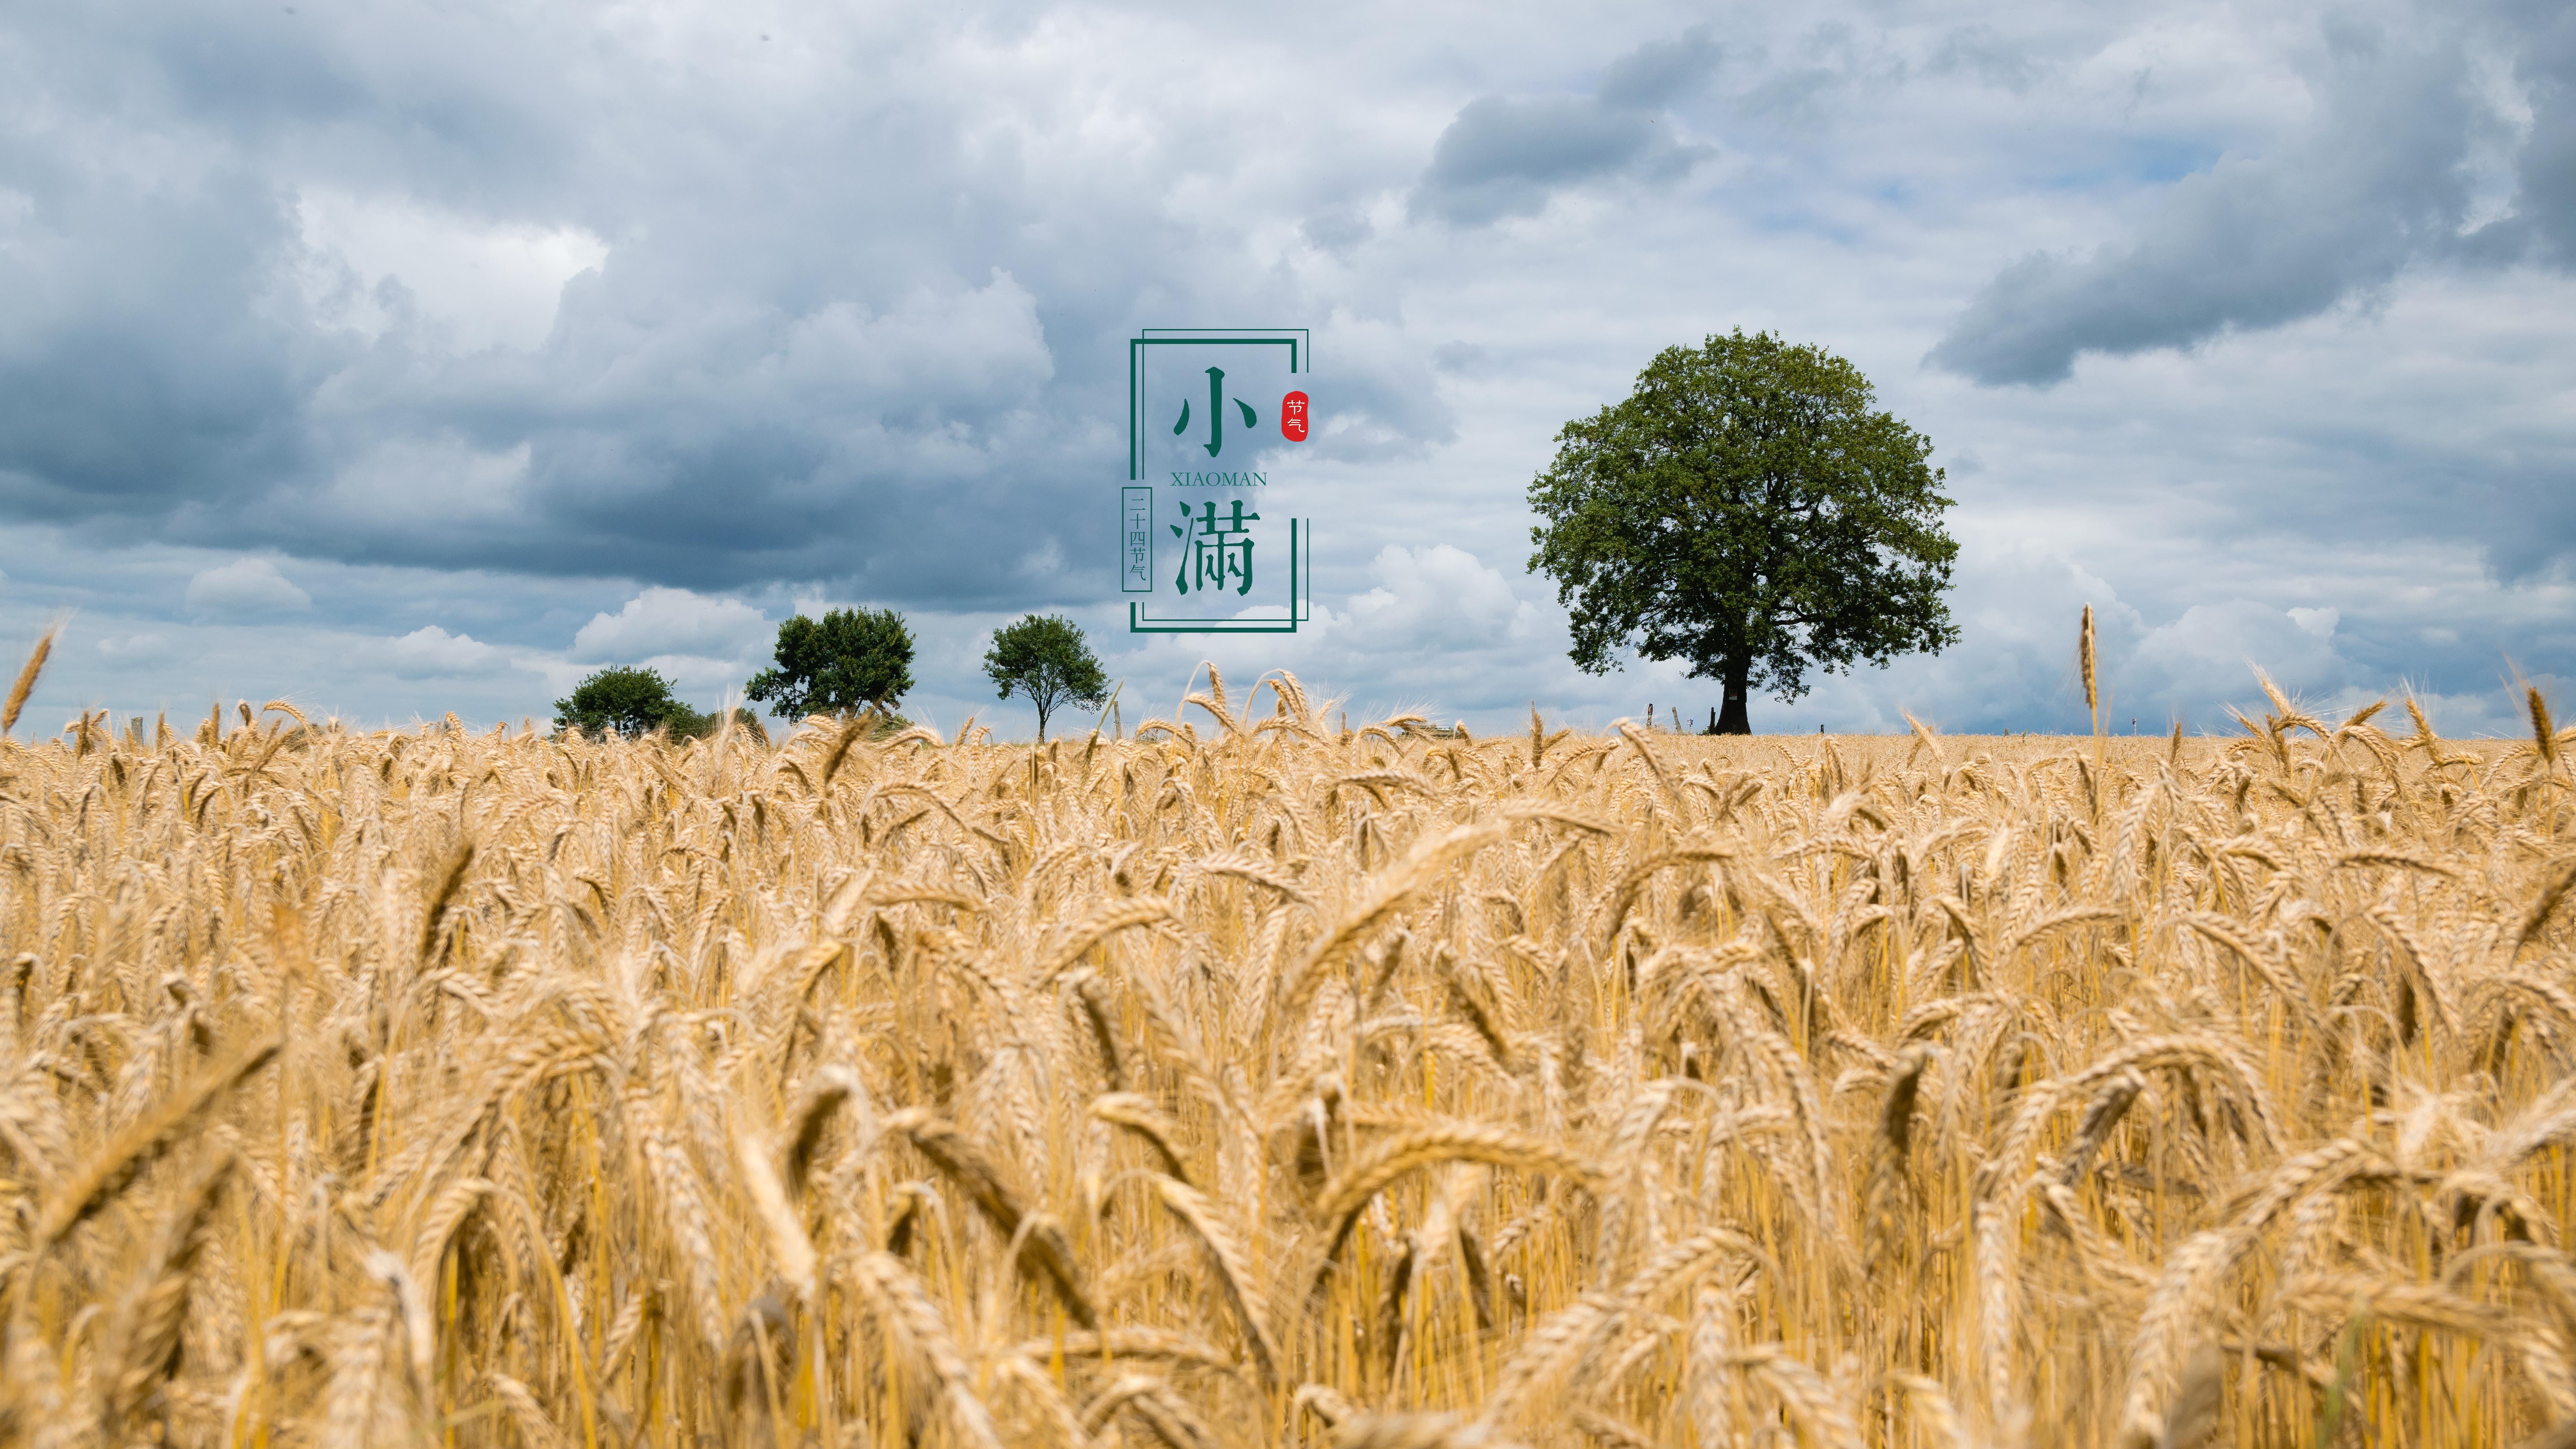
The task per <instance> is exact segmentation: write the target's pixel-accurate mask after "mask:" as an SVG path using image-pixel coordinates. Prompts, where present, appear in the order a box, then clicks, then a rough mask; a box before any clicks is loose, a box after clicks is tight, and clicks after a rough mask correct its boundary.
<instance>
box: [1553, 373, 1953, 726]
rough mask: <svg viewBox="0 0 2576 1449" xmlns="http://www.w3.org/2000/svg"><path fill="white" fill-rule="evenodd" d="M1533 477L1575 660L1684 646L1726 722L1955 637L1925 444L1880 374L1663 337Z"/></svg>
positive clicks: (1945, 550)
mask: <svg viewBox="0 0 2576 1449" xmlns="http://www.w3.org/2000/svg"><path fill="white" fill-rule="evenodd" d="M1556 441H1557V445H1558V447H1557V454H1556V461H1555V462H1554V463H1553V464H1551V465H1550V466H1549V467H1548V469H1547V471H1545V472H1543V473H1541V474H1539V475H1538V477H1537V478H1536V479H1534V480H1533V481H1532V482H1531V484H1530V490H1529V500H1530V506H1531V507H1532V508H1533V509H1535V510H1536V511H1537V513H1538V515H1539V517H1540V518H1541V519H1542V520H1543V522H1542V523H1541V524H1540V526H1539V527H1537V528H1534V529H1532V530H1530V540H1531V542H1533V543H1535V544H1537V545H1538V551H1537V552H1536V553H1535V554H1533V555H1531V557H1530V567H1531V568H1533V569H1544V570H1545V571H1546V572H1547V573H1548V575H1549V576H1550V577H1552V578H1554V579H1555V580H1556V592H1557V598H1558V600H1559V601H1560V602H1562V603H1564V604H1565V605H1566V606H1567V607H1568V609H1569V610H1571V612H1572V614H1573V616H1574V648H1573V651H1572V653H1573V658H1574V662H1575V663H1576V664H1577V665H1578V666H1580V667H1581V668H1583V669H1584V670H1586V671H1588V672H1590V673H1594V674H1600V673H1604V672H1606V671H1608V670H1610V669H1613V668H1616V667H1618V659H1617V657H1616V651H1617V650H1619V649H1620V648H1621V647H1623V646H1629V647H1633V648H1634V649H1635V650H1636V652H1637V653H1638V654H1640V655H1642V656H1644V657H1645V658H1648V659H1686V660H1689V661H1690V665H1691V668H1690V673H1691V674H1692V675H1693V676H1694V677H1698V678H1713V679H1716V680H1719V681H1721V683H1722V684H1723V686H1724V690H1725V695H1724V703H1723V704H1722V705H1721V706H1720V709H1719V712H1718V720H1717V729H1718V733H1720V734H1748V733H1750V732H1751V729H1752V726H1751V724H1750V723H1749V722H1748V720H1747V718H1746V714H1745V700H1746V698H1747V696H1748V695H1749V693H1750V692H1751V691H1752V690H1755V689H1766V690H1769V691H1770V692H1771V693H1772V694H1774V695H1776V696H1777V697H1779V698H1781V699H1784V700H1787V699H1795V698H1797V697H1798V696H1800V695H1802V694H1804V693H1806V692H1807V671H1808V670H1809V669H1810V668H1821V669H1823V670H1826V671H1828V672H1839V671H1842V670H1847V669H1849V668H1850V667H1851V666H1852V664H1853V662H1854V661H1856V660H1863V659H1865V660H1867V661H1869V662H1870V663H1872V664H1876V665H1882V666H1883V665H1885V664H1887V663H1888V662H1889V661H1890V660H1891V659H1893V658H1895V657H1896V656H1897V655H1899V654H1906V653H1912V652H1915V651H1917V650H1928V651H1931V652H1933V653H1938V652H1940V650H1941V649H1943V648H1944V647H1946V646H1948V645H1950V644H1952V643H1955V642H1957V640H1958V637H1959V630H1958V627H1957V626H1956V625H1954V624H1953V623H1951V622H1950V610H1949V607H1948V606H1947V605H1946V604H1944V603H1943V602H1942V597H1941V596H1942V593H1943V591H1944V590H1946V589H1947V588H1948V587H1949V585H1950V565H1951V562H1952V560H1953V559H1955V558H1956V557H1957V556H1958V552H1959V546H1958V544H1957V543H1955V542H1953V541H1952V540H1951V538H1950V536H1949V535H1948V534H1947V533H1945V532H1943V531H1942V527H1941V511H1942V510H1943V509H1945V508H1948V507H1949V506H1950V500H1949V499H1948V498H1947V497H1944V496H1943V495H1942V493H1941V485H1942V477H1943V475H1942V471H1941V470H1940V469H1938V468H1934V467H1931V466H1930V465H1929V464H1928V462H1927V461H1926V460H1927V459H1928V458H1929V457H1930V456H1931V453H1932V442H1931V440H1930V439H1928V438H1926V437H1924V436H1923V435H1922V434H1921V433H1918V432H1916V431H1914V430H1913V429H1912V428H1910V427H1908V426H1906V425H1905V424H1904V423H1902V422H1900V421H1898V420H1897V419H1896V417H1895V416H1894V415H1892V414H1890V413H1886V412H1883V411H1880V410H1878V408H1877V407H1876V395H1875V394H1874V393H1873V391H1872V390H1871V388H1870V385H1869V379H1867V378H1865V377H1863V376H1861V374H1860V371H1859V369H1857V368H1855V367H1853V366H1852V365H1851V364H1850V363H1848V362H1845V361H1844V360H1843V359H1841V358H1839V357H1836V356H1834V355H1833V354H1832V353H1830V352H1826V351H1825V350H1823V349H1822V348H1817V347H1793V346H1791V345H1789V344H1788V343H1786V342H1783V341H1781V340H1779V339H1778V338H1775V337H1773V336H1772V335H1771V334H1769V333H1767V332H1765V333H1758V334H1756V335H1754V336H1751V337H1747V336H1745V335H1744V333H1743V331H1742V330H1741V329H1739V330H1737V331H1736V332H1734V333H1732V334H1730V335H1728V336H1723V337H1714V336H1713V337H1710V338H1709V339H1708V340H1707V342H1706V343H1704V344H1703V345H1701V346H1699V347H1695V348H1694V347H1671V348H1667V349H1665V350H1664V351H1663V352H1662V353H1660V354H1658V355H1657V356H1656V358H1655V360H1654V361H1653V362H1651V363H1649V364H1647V366H1646V370H1645V371H1643V372H1641V373H1639V374H1638V375H1637V386H1636V390H1635V391H1634V392H1632V393H1630V394H1629V396H1628V397H1627V398H1626V400H1624V401H1621V402H1618V403H1614V404H1612V405H1611V406H1609V407H1605V408H1603V409H1602V410H1601V411H1600V412H1598V413H1596V414H1594V415H1593V416H1591V417H1588V418H1579V419H1577V420H1575V421H1573V422H1570V423H1568V424H1566V425H1565V428H1564V430H1563V431H1561V432H1559V433H1558V434H1557V435H1556Z"/></svg>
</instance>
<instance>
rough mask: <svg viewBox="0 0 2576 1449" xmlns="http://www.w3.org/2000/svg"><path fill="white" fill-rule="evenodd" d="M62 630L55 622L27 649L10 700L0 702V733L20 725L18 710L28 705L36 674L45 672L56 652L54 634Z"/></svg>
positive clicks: (34, 685)
mask: <svg viewBox="0 0 2576 1449" xmlns="http://www.w3.org/2000/svg"><path fill="white" fill-rule="evenodd" d="M61 632H62V626H61V625H60V624H55V625H52V626H50V627H48V628H47V629H46V630H45V632H44V633H42V634H40V635H38V636H37V637H36V647H35V648H33V649H30V650H28V651H27V662H26V664H25V665H23V666H21V667H20V669H19V670H18V682H17V683H15V684H12V685H10V686H9V700H8V702H7V703H6V704H0V735H5V734H7V733H8V732H9V731H11V730H13V729H16V728H17V727H18V712H19V711H20V710H23V709H25V708H26V707H27V696H28V695H29V694H30V693H32V692H33V691H34V690H35V688H36V676H37V675H39V674H42V673H44V672H45V660H46V658H47V657H48V656H49V655H51V654H52V653H53V652H54V636H55V635H56V634H59V633H61Z"/></svg>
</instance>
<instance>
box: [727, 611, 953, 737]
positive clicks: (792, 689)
mask: <svg viewBox="0 0 2576 1449" xmlns="http://www.w3.org/2000/svg"><path fill="white" fill-rule="evenodd" d="M773 657H774V658H775V659H776V660H777V664H776V667H774V668H770V669H764V670H762V671H760V672H759V673H758V674H755V675H753V676H752V677H751V681H750V682H749V683H748V684H745V685H744V686H743V693H745V694H747V695H749V696H750V697H752V698H753V699H756V700H761V701H763V702H765V703H767V704H768V705H769V712H770V713H771V714H775V715H779V716H781V717H784V718H787V719H797V718H801V717H803V716H805V715H809V714H850V713H853V712H855V711H858V710H862V709H869V708H874V709H879V710H891V709H893V708H894V705H895V702H896V701H897V700H899V699H901V698H902V697H903V696H904V694H905V692H906V691H908V690H910V689H911V688H912V631H911V630H910V629H908V628H906V627H905V626H904V622H903V615H901V614H898V613H896V612H895V611H894V610H892V609H833V610H830V611H829V612H827V613H825V614H824V615H823V617H822V618H821V619H820V620H815V619H809V618H807V617H805V616H804V615H803V614H797V615H795V616H793V617H791V618H789V619H788V620H787V621H786V622H784V623H782V624H780V625H779V626H778V647H777V649H776V651H775V653H774V655H773Z"/></svg>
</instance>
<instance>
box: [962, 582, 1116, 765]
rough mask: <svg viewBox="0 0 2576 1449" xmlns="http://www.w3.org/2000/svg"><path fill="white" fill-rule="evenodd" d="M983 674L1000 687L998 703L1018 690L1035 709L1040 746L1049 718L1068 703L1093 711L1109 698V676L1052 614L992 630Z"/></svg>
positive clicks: (1072, 628)
mask: <svg viewBox="0 0 2576 1449" xmlns="http://www.w3.org/2000/svg"><path fill="white" fill-rule="evenodd" d="M984 672H985V673H986V674H988V675H990V676H992V679H993V682H994V683H995V684H997V685H999V686H1001V690H1002V693H1001V697H1002V698H1004V699H1008V698H1010V697H1011V694H1012V692H1013V691H1017V692H1018V693H1019V694H1021V695H1022V696H1024V697H1025V698H1026V699H1027V700H1028V702H1029V703H1030V704H1031V705H1033V706H1035V707H1036V709H1037V712H1038V743H1040V744H1044V743H1046V727H1047V716H1049V715H1051V714H1053V713H1055V712H1056V710H1058V709H1059V708H1061V707H1063V706H1065V705H1068V704H1078V705H1082V706H1084V707H1085V708H1090V709H1097V708H1099V707H1100V703H1101V701H1103V700H1105V699H1107V698H1108V697H1109V676H1108V675H1107V674H1106V673H1105V672H1103V671H1102V669H1101V667H1100V658H1099V656H1098V655H1095V654H1093V653H1092V652H1091V644H1090V642H1089V641H1088V640H1086V639H1084V638H1083V637H1082V630H1081V628H1080V627H1079V626H1077V625H1076V624H1075V623H1074V622H1073V621H1072V620H1070V619H1067V618H1063V617H1061V616H1058V615H1054V614H1031V615H1029V616H1028V617H1027V618H1024V619H1022V620H1020V621H1019V622H1018V623H1016V624H1005V625H1003V626H1002V627H1001V628H999V629H996V630H994V631H993V647H992V648H991V649H989V650H987V651H986V652H985V654H984Z"/></svg>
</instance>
